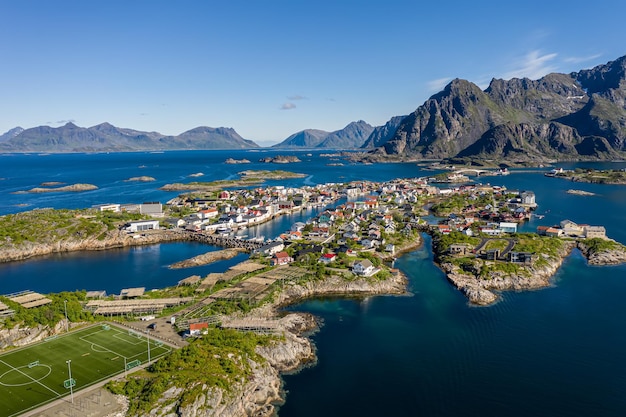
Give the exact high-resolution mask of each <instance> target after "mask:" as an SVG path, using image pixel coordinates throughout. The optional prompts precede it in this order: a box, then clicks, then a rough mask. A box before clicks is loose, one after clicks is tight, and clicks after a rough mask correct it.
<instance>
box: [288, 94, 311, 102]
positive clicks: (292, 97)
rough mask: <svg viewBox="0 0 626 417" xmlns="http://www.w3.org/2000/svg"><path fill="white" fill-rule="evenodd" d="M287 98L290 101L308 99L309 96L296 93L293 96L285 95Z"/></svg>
mask: <svg viewBox="0 0 626 417" xmlns="http://www.w3.org/2000/svg"><path fill="white" fill-rule="evenodd" d="M287 99H288V100H291V101H295V100H308V99H309V98H308V97H305V96H301V95H300V94H296V95H294V96H289V97H287Z"/></svg>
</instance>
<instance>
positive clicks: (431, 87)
mask: <svg viewBox="0 0 626 417" xmlns="http://www.w3.org/2000/svg"><path fill="white" fill-rule="evenodd" d="M450 81H452V77H443V78H437V79H436V80H431V81H428V83H426V85H427V86H428V91H431V92H435V91H441V90H442V89H443V87H445V86H446V84H448V83H449V82H450Z"/></svg>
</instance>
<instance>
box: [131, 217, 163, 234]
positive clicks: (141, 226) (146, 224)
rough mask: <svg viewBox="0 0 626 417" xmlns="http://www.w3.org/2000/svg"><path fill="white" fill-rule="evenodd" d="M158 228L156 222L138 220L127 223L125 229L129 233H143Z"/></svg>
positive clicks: (157, 222)
mask: <svg viewBox="0 0 626 417" xmlns="http://www.w3.org/2000/svg"><path fill="white" fill-rule="evenodd" d="M158 228H159V221H158V220H140V221H136V222H130V223H128V226H127V227H126V229H127V230H128V231H130V232H143V231H146V230H153V229H155V230H156V229H158Z"/></svg>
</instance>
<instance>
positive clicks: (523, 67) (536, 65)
mask: <svg viewBox="0 0 626 417" xmlns="http://www.w3.org/2000/svg"><path fill="white" fill-rule="evenodd" d="M556 56H557V54H556V53H552V54H544V55H542V53H541V51H540V50H534V51H530V52H529V53H527V54H526V55H525V56H523V57H522V58H520V59H519V60H517V62H515V63H514V65H513V68H514V69H513V70H511V71H509V72H507V73H506V74H504V75H503V78H505V79H509V78H524V77H527V78H530V79H532V80H536V79H538V78H541V77H543V76H544V75H546V74H549V73H551V72H555V71H556V70H557V67H556V65H554V63H553V62H552V61H553V60H554V58H556Z"/></svg>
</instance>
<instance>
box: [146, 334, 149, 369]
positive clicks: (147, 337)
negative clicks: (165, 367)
mask: <svg viewBox="0 0 626 417" xmlns="http://www.w3.org/2000/svg"><path fill="white" fill-rule="evenodd" d="M146 341H147V342H148V363H150V330H146Z"/></svg>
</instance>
